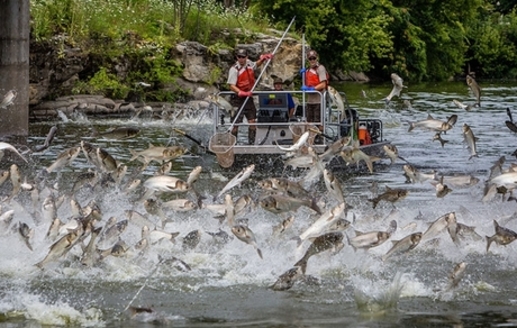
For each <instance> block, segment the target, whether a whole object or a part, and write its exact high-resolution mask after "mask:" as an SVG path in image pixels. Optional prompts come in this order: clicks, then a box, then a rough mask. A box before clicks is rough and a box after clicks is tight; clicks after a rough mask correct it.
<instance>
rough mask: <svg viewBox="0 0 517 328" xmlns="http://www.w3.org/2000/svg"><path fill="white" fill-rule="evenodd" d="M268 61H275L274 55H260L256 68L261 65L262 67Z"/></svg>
mask: <svg viewBox="0 0 517 328" xmlns="http://www.w3.org/2000/svg"><path fill="white" fill-rule="evenodd" d="M268 59H273V54H269V53H268V54H263V55H260V58H259V60H257V61H256V62H255V66H256V67H259V66H261V65H262V63H264V62H265V61H266V60H268Z"/></svg>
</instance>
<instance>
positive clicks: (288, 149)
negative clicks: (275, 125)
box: [275, 131, 310, 152]
mask: <svg viewBox="0 0 517 328" xmlns="http://www.w3.org/2000/svg"><path fill="white" fill-rule="evenodd" d="M309 134H310V131H305V132H304V133H303V134H302V135H301V137H300V139H298V141H296V143H295V144H294V145H292V146H290V147H282V146H280V145H279V144H278V143H277V142H276V140H275V144H276V146H277V147H278V148H280V149H281V150H283V151H286V152H295V151H298V150H300V148H302V146H303V145H305V143H306V142H307V140H308V139H309Z"/></svg>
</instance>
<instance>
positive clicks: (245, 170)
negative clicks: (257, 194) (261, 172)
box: [214, 164, 255, 201]
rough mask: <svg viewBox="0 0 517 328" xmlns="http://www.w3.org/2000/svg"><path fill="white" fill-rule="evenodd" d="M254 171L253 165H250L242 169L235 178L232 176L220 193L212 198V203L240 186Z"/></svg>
mask: <svg viewBox="0 0 517 328" xmlns="http://www.w3.org/2000/svg"><path fill="white" fill-rule="evenodd" d="M254 170H255V164H251V165H248V166H246V167H245V168H243V169H242V170H241V171H240V172H239V173H237V175H236V176H234V177H233V178H232V179H231V180H230V181H228V183H227V184H226V185H225V186H224V187H223V189H221V191H220V192H219V193H218V194H217V195H216V196H215V197H214V201H215V200H216V199H217V198H219V197H221V196H222V195H224V193H226V192H227V191H228V190H230V189H232V188H233V187H236V186H238V185H240V184H241V183H242V182H243V181H244V180H246V179H247V178H249V176H250V175H251V173H253V171H254Z"/></svg>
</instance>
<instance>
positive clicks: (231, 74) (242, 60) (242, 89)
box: [227, 48, 273, 145]
mask: <svg viewBox="0 0 517 328" xmlns="http://www.w3.org/2000/svg"><path fill="white" fill-rule="evenodd" d="M235 55H236V57H237V62H236V63H235V65H233V66H232V67H230V70H229V71H228V81H227V83H228V84H229V85H230V90H232V91H233V92H235V94H236V97H232V100H231V101H230V103H231V104H232V106H234V107H237V110H239V109H240V108H241V107H242V104H243V103H244V101H245V100H246V98H247V97H252V96H253V94H252V89H253V86H254V85H255V69H256V68H257V67H259V66H260V65H262V63H264V62H265V61H266V60H268V59H271V58H273V54H263V55H260V58H259V60H257V61H256V62H253V61H251V60H250V59H248V52H247V51H246V49H242V48H241V49H238V50H237V52H236V54H235ZM243 116H246V119H247V120H248V123H249V124H252V125H250V126H249V128H248V142H249V144H250V145H253V144H254V143H255V135H256V133H257V127H256V126H255V125H253V123H255V122H256V120H257V110H256V108H255V104H254V103H253V98H251V99H248V100H247V101H246V105H245V107H244V108H243V109H242V111H241V112H240V114H239V116H238V117H237V120H236V121H235V123H242V119H243ZM234 119H235V118H234V117H233V118H232V120H234ZM238 130H239V128H238V127H237V126H234V127H233V129H232V134H233V135H234V136H237V132H238Z"/></svg>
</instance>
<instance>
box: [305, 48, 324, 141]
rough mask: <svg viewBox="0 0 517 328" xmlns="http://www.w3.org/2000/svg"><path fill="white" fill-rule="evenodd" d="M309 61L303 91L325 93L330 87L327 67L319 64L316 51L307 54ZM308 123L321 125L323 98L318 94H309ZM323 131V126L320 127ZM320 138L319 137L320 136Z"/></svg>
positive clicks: (307, 104) (307, 105)
mask: <svg viewBox="0 0 517 328" xmlns="http://www.w3.org/2000/svg"><path fill="white" fill-rule="evenodd" d="M307 59H308V60H309V68H307V69H306V68H305V67H304V68H302V71H301V72H302V74H305V84H304V85H303V86H302V90H303V91H313V90H316V91H320V92H324V91H325V90H326V89H327V85H328V73H327V70H326V69H325V66H323V65H321V64H320V63H319V62H318V53H317V52H316V51H315V50H310V51H309V52H307ZM305 109H306V115H307V122H316V123H321V96H320V94H318V93H309V94H308V95H307V103H306V107H305ZM318 128H319V129H320V130H323V126H322V125H318ZM318 137H319V136H318Z"/></svg>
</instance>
